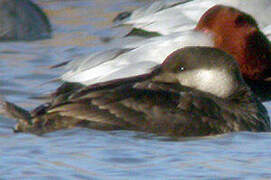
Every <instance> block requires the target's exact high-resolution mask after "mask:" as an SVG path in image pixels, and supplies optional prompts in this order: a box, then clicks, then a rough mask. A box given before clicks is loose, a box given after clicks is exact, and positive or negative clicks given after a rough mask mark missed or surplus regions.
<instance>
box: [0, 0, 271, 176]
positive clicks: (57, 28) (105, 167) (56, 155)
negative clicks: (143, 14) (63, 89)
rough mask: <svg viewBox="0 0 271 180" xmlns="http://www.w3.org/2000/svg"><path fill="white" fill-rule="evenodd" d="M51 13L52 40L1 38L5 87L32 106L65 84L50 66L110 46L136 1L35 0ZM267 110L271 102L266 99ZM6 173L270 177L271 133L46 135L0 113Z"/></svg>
mask: <svg viewBox="0 0 271 180" xmlns="http://www.w3.org/2000/svg"><path fill="white" fill-rule="evenodd" d="M34 2H36V3H37V4H39V5H40V6H41V7H42V8H43V9H44V10H45V12H46V13H47V14H48V16H49V18H50V20H51V23H52V25H53V29H54V36H53V38H52V39H49V40H43V41H34V42H11V43H7V42H5V43H0V58H1V61H0V85H1V86H0V94H1V95H2V96H3V97H5V98H6V99H8V100H10V101H12V102H15V103H17V104H19V105H22V106H24V107H26V108H27V109H32V108H33V107H35V106H37V105H39V104H41V103H43V101H42V100H39V99H36V98H34V97H37V96H39V95H41V94H46V93H49V92H51V91H53V90H54V89H55V88H56V87H57V86H58V85H59V84H58V83H52V82H49V81H50V80H52V79H55V78H57V77H58V76H59V75H60V74H61V72H62V71H61V69H54V70H52V69H49V66H51V65H55V64H57V63H61V62H63V61H66V60H71V59H73V58H78V57H81V56H84V55H87V54H90V53H92V52H95V51H99V50H102V49H105V48H108V45H106V44H104V43H103V41H102V40H101V39H105V38H108V37H121V36H122V35H124V34H125V32H128V30H129V27H118V28H113V29H112V27H111V25H112V23H111V21H112V19H113V18H114V16H115V15H116V14H117V13H118V12H121V11H125V10H131V9H135V8H137V7H140V6H142V5H143V4H144V3H146V2H144V1H138V0H35V1H34ZM265 105H266V107H267V108H268V110H269V112H270V110H271V106H270V103H266V104H265ZM0 120H1V121H0V142H1V146H0V179H21V178H24V179H151V178H154V179H271V134H270V133H248V132H242V133H233V134H226V135H222V136H215V137H207V138H200V139H170V138H166V137H157V136H154V135H150V134H145V133H135V132H129V131H113V132H103V131H95V130H89V129H72V130H65V131H58V132H54V133H49V134H46V135H43V136H36V135H31V134H24V133H19V134H15V133H13V131H12V127H13V126H14V125H15V121H13V120H11V119H7V118H3V117H1V118H0Z"/></svg>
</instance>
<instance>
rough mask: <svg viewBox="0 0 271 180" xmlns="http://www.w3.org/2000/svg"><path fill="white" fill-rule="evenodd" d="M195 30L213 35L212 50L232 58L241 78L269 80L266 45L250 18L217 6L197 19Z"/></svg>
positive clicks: (270, 58) (269, 56)
mask: <svg viewBox="0 0 271 180" xmlns="http://www.w3.org/2000/svg"><path fill="white" fill-rule="evenodd" d="M196 30H199V31H203V32H207V33H211V34H213V36H214V39H215V47H217V48H220V49H222V50H224V51H226V52H227V53H229V54H231V55H232V56H234V58H235V59H236V60H237V61H238V63H239V65H240V69H241V72H242V74H243V76H244V77H245V78H247V79H251V80H266V79H267V78H269V77H271V47H270V42H269V40H268V39H267V37H266V36H265V35H264V34H263V33H262V32H261V31H260V30H259V28H258V25H257V23H256V21H255V20H254V19H253V18H252V17H251V16H250V15H248V14H246V13H244V12H241V11H239V10H237V9H235V8H232V7H227V6H222V5H217V6H214V7H212V8H211V9H209V10H208V11H207V12H206V13H205V14H204V15H203V16H202V17H201V19H200V21H199V23H198V24H197V27H196Z"/></svg>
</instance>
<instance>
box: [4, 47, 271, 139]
mask: <svg viewBox="0 0 271 180" xmlns="http://www.w3.org/2000/svg"><path fill="white" fill-rule="evenodd" d="M1 106H2V107H1V110H2V113H4V114H6V115H9V116H11V117H13V118H15V119H17V121H18V124H17V126H16V128H15V131H16V132H30V133H35V134H42V133H47V132H52V131H55V130H60V129H68V128H73V127H84V128H93V129H99V130H135V131H144V132H150V133H156V134H159V135H168V136H182V137H189V136H207V135H216V134H221V133H230V132H237V131H254V132H264V131H270V122H269V117H268V114H267V111H266V109H265V108H264V106H263V105H262V104H261V103H260V102H259V101H258V100H257V98H255V97H254V95H253V93H252V92H251V91H250V89H249V87H248V86H247V85H246V84H245V82H244V80H243V78H242V75H241V74H240V71H239V66H238V64H237V62H236V61H235V59H234V58H233V57H232V56H231V55H229V54H227V53H225V52H224V51H222V50H220V49H216V48H211V47H186V48H183V49H179V50H177V51H175V52H173V53H172V54H170V55H169V56H168V57H167V58H166V59H165V61H164V62H163V63H162V64H161V65H158V66H156V67H154V68H153V69H152V71H151V72H149V73H148V74H142V75H140V76H134V77H129V78H124V79H114V80H112V81H108V82H104V83H100V84H95V85H90V86H87V87H81V88H78V89H77V90H73V91H67V92H63V91H62V90H61V93H60V92H56V93H55V96H54V97H53V98H52V101H51V102H49V103H47V104H45V105H41V106H39V107H37V108H36V109H34V110H33V111H32V112H28V111H26V110H24V109H22V108H21V107H18V106H16V105H15V104H12V103H10V102H7V101H3V100H2V101H1Z"/></svg>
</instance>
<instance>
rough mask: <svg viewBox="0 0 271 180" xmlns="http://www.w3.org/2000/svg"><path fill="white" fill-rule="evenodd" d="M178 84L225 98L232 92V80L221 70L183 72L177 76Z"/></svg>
mask: <svg viewBox="0 0 271 180" xmlns="http://www.w3.org/2000/svg"><path fill="white" fill-rule="evenodd" d="M177 78H178V80H179V82H180V83H181V84H182V85H184V86H187V87H191V88H195V89H198V90H201V91H204V92H208V93H211V94H214V95H216V96H218V97H222V98H225V97H227V96H229V95H231V92H232V91H233V88H234V85H233V79H232V77H231V76H230V75H229V73H228V72H226V71H225V70H223V69H211V70H207V69H202V70H200V69H198V70H191V71H190V70H188V71H183V72H181V73H179V74H178V75H177Z"/></svg>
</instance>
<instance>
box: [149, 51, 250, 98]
mask: <svg viewBox="0 0 271 180" xmlns="http://www.w3.org/2000/svg"><path fill="white" fill-rule="evenodd" d="M154 73H155V74H156V75H155V76H154V77H153V80H154V81H161V82H166V83H180V84H181V85H183V86H186V87H190V88H194V89H197V90H200V91H203V92H207V93H211V94H213V95H215V96H217V97H221V98H227V97H229V96H231V95H233V94H234V93H235V92H236V91H238V90H239V89H240V88H241V87H246V84H245V83H244V81H243V79H242V76H241V74H240V70H239V66H238V64H237V62H236V61H235V59H234V58H233V57H232V56H231V55H229V54H227V53H225V52H224V51H222V50H220V49H217V48H211V47H186V48H183V49H179V50H177V51H175V52H173V53H172V54H170V55H169V56H168V57H167V58H166V60H165V61H164V62H163V64H162V65H161V66H159V67H158V68H157V69H155V70H154Z"/></svg>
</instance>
